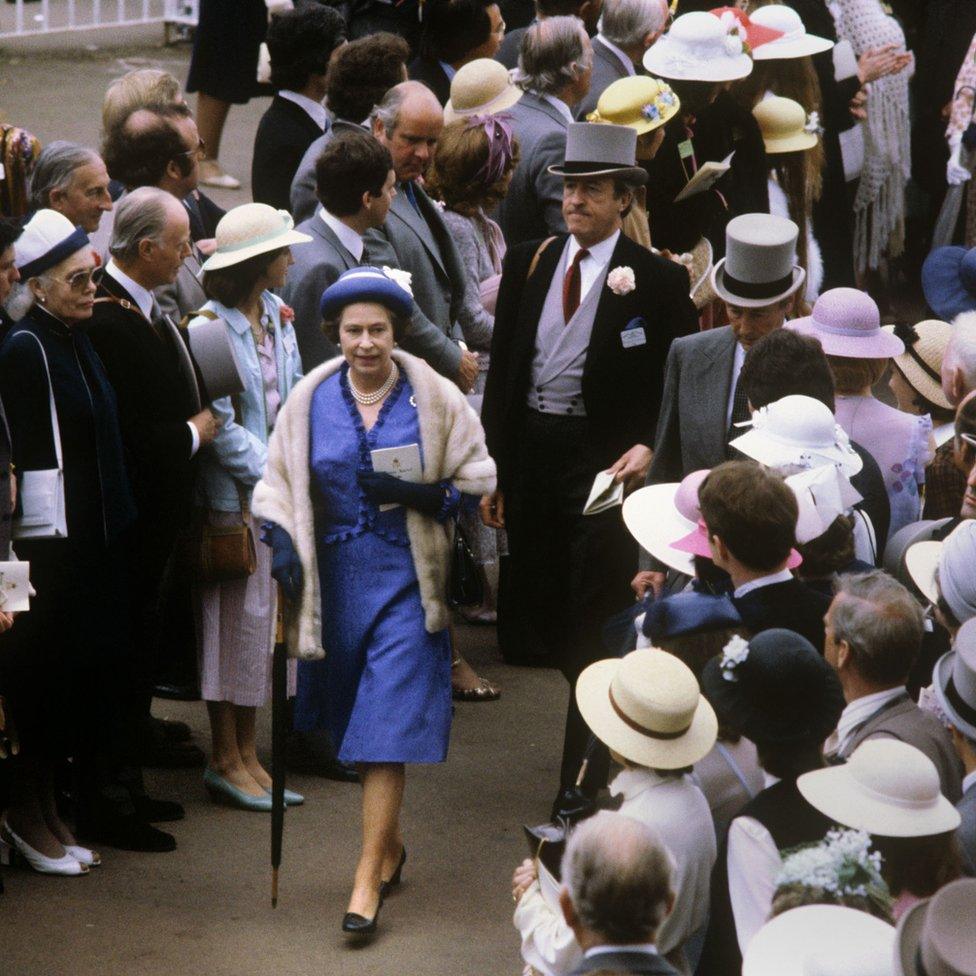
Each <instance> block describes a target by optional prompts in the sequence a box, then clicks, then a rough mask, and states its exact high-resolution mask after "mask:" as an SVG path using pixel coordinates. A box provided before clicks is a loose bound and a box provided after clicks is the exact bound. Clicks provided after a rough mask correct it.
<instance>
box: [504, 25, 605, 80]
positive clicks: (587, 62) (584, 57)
mask: <svg viewBox="0 0 976 976" xmlns="http://www.w3.org/2000/svg"><path fill="white" fill-rule="evenodd" d="M586 40H587V34H586V28H585V27H584V26H583V21H581V20H580V19H579V17H547V18H546V19H545V20H540V21H539V22H538V23H535V24H533V25H532V26H531V27H530V28H529V29H528V30H527V31H526V32H525V34H523V35H522V45H521V48H520V50H519V59H518V67H517V68H516V69H515V71H514V73H513V74H512V80H513V81H514V82H515V84H516V85H518V86H519V88H521V89H522V90H523V91H534V92H538V93H539V94H540V95H557V94H558V93H559V92H561V91H562V90H563V89H564V88H565V87H566V86H567V85H568V84H570V83H571V82H573V81H575V80H576V78H577V76H578V75H579V73H580V72H581V71H585V70H587V69H588V68H590V67H592V65H593V52H592V51H591V50H589V49H588V48H587V47H586Z"/></svg>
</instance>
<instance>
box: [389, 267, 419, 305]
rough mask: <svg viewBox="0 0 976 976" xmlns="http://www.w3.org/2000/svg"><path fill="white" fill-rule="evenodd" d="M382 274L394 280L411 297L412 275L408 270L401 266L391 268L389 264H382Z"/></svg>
mask: <svg viewBox="0 0 976 976" xmlns="http://www.w3.org/2000/svg"><path fill="white" fill-rule="evenodd" d="M383 274H385V275H386V276H387V278H389V279H390V281H393V282H396V284H398V285H399V286H400V287H401V288H402V289H403V290H404V291H405V292H406V293H407V294H408V295H409V296H410V297H411V298H413V285H412V284H411V282H412V281H413V275H412V274H411V273H410V272H409V271H404V270H403V269H402V268H391V267H389V265H386V264H384V265H383Z"/></svg>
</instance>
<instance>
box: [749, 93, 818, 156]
mask: <svg viewBox="0 0 976 976" xmlns="http://www.w3.org/2000/svg"><path fill="white" fill-rule="evenodd" d="M752 114H753V116H754V117H755V119H756V122H758V123H759V130H760V131H761V132H762V137H763V145H765V147H766V154H767V155H770V156H772V155H776V154H778V153H790V152H805V151H806V150H808V149H813V147H814V146H815V145H816V144H817V143H818V142H819V141H820V136H819V134H818V131H817V129H818V123H817V120H816V119H815V118H813V117H812V116H811V117H809V118H808V117H807V113H806V111H805V110H804V108H803V106H802V105H801V104H800V103H799V102H794V101H793V100H792V99H790V98H780V96H779V95H771V96H770V97H769V98H764V99H763V100H762V101H761V102H760V103H759V104H758V105H757V106H756V107H755V108H754V109H753V110H752Z"/></svg>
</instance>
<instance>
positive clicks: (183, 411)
mask: <svg viewBox="0 0 976 976" xmlns="http://www.w3.org/2000/svg"><path fill="white" fill-rule="evenodd" d="M189 250H190V231H189V219H188V217H187V214H186V210H185V209H184V207H183V205H182V204H181V203H180V201H179V200H177V199H176V198H175V197H173V196H172V195H171V194H169V193H166V192H165V191H163V190H159V189H156V188H153V187H140V188H139V189H136V190H133V191H132V192H131V193H128V194H126V196H125V197H124V198H123V199H122V200H121V201H120V203H119V204H118V206H117V207H116V217H115V224H114V228H113V237H112V242H111V245H110V253H111V255H112V258H111V260H110V261H109V263H108V265H107V266H106V267H105V270H104V272H103V274H102V275H101V276H100V278H99V281H98V291H97V294H96V299H95V302H96V304H95V309H94V313H93V315H92V320H91V325H90V327H89V335H90V337H91V341H92V344H93V345H94V346H95V350H96V352H97V353H98V355H99V357H100V358H101V360H102V362H103V363H104V365H105V371H106V372H107V373H108V377H109V379H110V381H111V383H112V386H113V387H114V389H115V394H116V397H117V399H118V403H119V418H120V423H121V427H122V438H123V443H124V446H125V448H126V454H127V457H128V459H129V462H130V474H131V477H132V485H133V491H134V494H135V497H136V503H137V506H138V509H139V518H138V521H137V524H136V532H135V553H134V556H135V572H134V573H133V574H132V599H133V606H134V608H135V610H134V614H135V618H136V619H135V620H134V623H133V647H132V674H131V676H130V678H129V680H128V685H129V687H130V690H131V696H130V701H129V707H130V708H131V710H132V714H133V719H132V722H133V725H134V726H138V724H139V722H140V721H141V722H142V723H143V724H145V723H146V722H148V720H149V704H150V700H151V694H152V686H153V677H154V669H155V665H156V660H155V658H156V656H157V644H158V639H159V619H158V608H159V605H160V603H161V601H162V599H163V591H164V589H165V583H166V580H167V577H168V576H169V575H170V572H171V570H170V565H171V560H172V558H173V556H174V551H175V548H176V544H177V537H178V535H179V533H180V530H181V529H185V528H186V527H187V526H188V524H189V520H190V513H191V509H192V492H193V473H194V461H193V458H194V456H195V455H196V453H197V451H198V450H199V449H200V447H201V446H203V445H205V444H209V443H210V442H211V441H212V440H213V438H214V436H215V434H216V432H217V422H216V420H215V418H214V416H213V414H212V413H211V412H210V411H209V410H201V409H200V401H199V397H198V393H197V389H196V384H195V380H194V377H193V367H192V364H191V363H190V360H189V356H188V353H187V351H186V348H185V347H184V345H183V342H182V339H181V338H180V336H179V333H178V331H177V330H176V327H175V326H174V325H173V323H172V322H171V321H168V320H167V319H165V318H164V317H163V316H162V315H161V314H160V313H159V310H158V305H157V303H156V301H155V299H154V297H153V289H155V288H158V287H159V286H161V285H164V284H168V283H172V282H173V281H174V280H175V279H176V275H177V273H178V271H179V269H180V266H181V264H182V262H183V259H184V258H185V257H186V255H187V254H188V253H189ZM140 779H141V778H140V777H139V776H138V774H137V773H133V775H132V783H131V784H130V788H131V789H132V790H133V791H134V792H135V793H136V794H137V795H138V794H139V792H140V791H141V782H140ZM136 809H137V813H139V811H140V803H139V801H138V800H137V803H136ZM141 810H142V815H143V819H144V820H151V819H178V818H179V817H181V816H182V808H180V807H179V805H178V804H165V805H161V804H160V801H148V802H144V803H142V804H141ZM116 829H129V828H127V827H125V825H119V824H113V823H105V824H96V825H92V829H91V830H89V833H90V834H91V835H92V836H95V837H99V836H102V837H104V838H105V839H106V840H105V842H106V843H111V839H112V836H113V832H114V831H115V830H116ZM160 833H161V832H160V831H156V834H160ZM163 836H164V837H165V836H166V835H163ZM170 840H172V839H171V838H170ZM154 841H155V842H160V843H161V842H162V841H161V840H160V838H158V837H157V838H154V835H149V842H154ZM173 845H174V846H175V842H173ZM157 849H158V848H157Z"/></svg>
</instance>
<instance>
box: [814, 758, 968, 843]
mask: <svg viewBox="0 0 976 976" xmlns="http://www.w3.org/2000/svg"><path fill="white" fill-rule="evenodd" d="M796 785H797V787H798V789H799V790H800V792H801V793H802V794H803V796H804V798H805V799H806V800H807V802H808V803H810V804H811V805H812V806H814V807H816V808H817V809H818V810H819V811H820V812H821V813H823V814H825V815H826V816H828V817H829V818H830V819H831V820H833V821H835V822H836V823H840V824H843V825H844V826H845V827H853V828H854V829H855V830H866V831H867V832H868V833H869V834H874V835H875V836H877V837H928V836H930V835H932V834H944V833H947V832H948V831H950V830H955V829H956V827H958V826H959V822H960V816H959V811H958V810H957V809H956V808H955V807H954V806H953V805H952V804H951V803H950V802H949V801H948V800H947V799H946V798H945V797H944V796H943V795H942V793H941V792H940V787H939V773H938V771H937V770H936V768H935V763H933V762H932V760H931V759H929V757H928V756H926V755H925V753H923V752H921V751H920V750H918V749H916V748H915V746H910V745H909V744H908V743H907V742H901V741H900V740H898V739H868V740H867V741H866V742H863V743H861V745H860V746H858V747H857V749H855V750H854V753H853V754H852V755H851V757H850V759H848V761H847V762H846V763H844V764H843V765H841V766H828V767H827V768H826V769H815V770H814V771H813V772H810V773H804V774H803V775H802V776H801V777H800V778H799V779H798V780H797V781H796Z"/></svg>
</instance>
